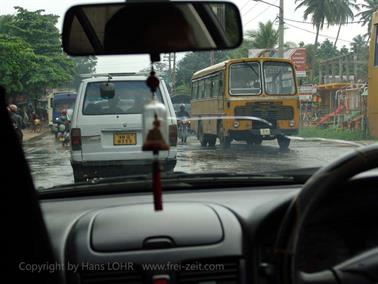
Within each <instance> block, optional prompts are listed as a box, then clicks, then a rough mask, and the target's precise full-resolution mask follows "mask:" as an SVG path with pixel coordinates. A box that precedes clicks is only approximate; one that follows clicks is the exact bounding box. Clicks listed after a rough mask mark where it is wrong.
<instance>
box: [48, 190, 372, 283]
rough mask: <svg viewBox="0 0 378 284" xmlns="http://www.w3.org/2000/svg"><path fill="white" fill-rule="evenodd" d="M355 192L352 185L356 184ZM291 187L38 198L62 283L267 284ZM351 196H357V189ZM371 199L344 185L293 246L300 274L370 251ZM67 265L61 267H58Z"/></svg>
mask: <svg viewBox="0 0 378 284" xmlns="http://www.w3.org/2000/svg"><path fill="white" fill-rule="evenodd" d="M356 186H357V187H356ZM300 188H301V187H300V186H287V185H286V186H272V187H258V188H257V187H254V188H247V187H241V188H229V189H219V190H215V189H212V190H202V191H200V190H196V191H176V192H175V191H170V192H166V193H165V194H164V210H163V211H162V212H155V211H154V210H153V205H152V195H151V194H149V193H129V194H113V195H102V196H89V197H88V196H87V197H74V198H73V197H71V198H64V199H63V198H62V199H42V200H41V207H42V210H43V213H44V217H45V221H46V224H47V228H48V231H49V234H50V236H51V240H52V244H53V248H54V251H55V254H56V256H57V257H58V259H59V262H60V263H64V264H66V265H67V264H69V265H71V269H66V270H64V271H63V270H62V271H61V272H60V276H61V280H62V283H153V284H168V283H188V284H189V283H206V284H207V283H210V284H212V283H214V284H215V283H220V284H232V283H235V284H236V283H247V282H248V283H269V279H268V278H266V277H265V275H264V273H262V272H261V270H260V267H261V264H262V263H272V261H273V250H274V244H275V241H276V236H277V231H278V229H279V226H280V224H281V221H282V218H283V216H284V214H285V212H286V210H287V208H288V206H289V204H290V202H291V200H292V199H293V197H294V196H295V195H296V194H297V193H298V191H299V190H300ZM357 190H358V192H357ZM377 204H378V193H377V192H376V191H375V189H374V188H372V187H371V186H370V187H366V188H363V189H362V188H359V185H356V184H354V183H351V184H350V186H349V187H348V189H346V191H345V194H342V195H340V196H334V197H332V198H330V199H329V200H327V201H325V202H324V204H323V205H322V208H319V209H320V210H319V214H317V216H316V218H315V219H314V220H313V222H311V223H310V224H309V226H308V228H306V233H305V234H304V235H305V236H306V238H304V239H303V240H300V247H299V249H298V253H299V259H300V260H301V261H300V262H301V264H300V265H301V267H300V268H301V269H302V270H303V271H306V272H313V271H318V270H320V269H323V268H329V267H330V266H333V265H335V264H337V263H339V262H340V261H343V260H345V259H347V258H349V257H350V256H353V255H355V254H357V253H358V252H361V251H363V250H365V249H367V248H370V247H374V246H377V245H378V224H377V223H376V220H377V217H378V212H377V211H378V210H376V205H377ZM66 267H68V266H66Z"/></svg>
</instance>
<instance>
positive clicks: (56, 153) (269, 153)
mask: <svg viewBox="0 0 378 284" xmlns="http://www.w3.org/2000/svg"><path fill="white" fill-rule="evenodd" d="M355 148H356V145H355V144H354V143H346V144H344V143H336V142H325V141H307V140H306V141H302V140H292V142H291V145H290V151H288V152H281V151H280V150H279V148H278V145H277V142H276V141H264V142H263V145H261V146H256V147H252V148H249V147H248V146H247V145H246V144H244V143H242V142H240V143H238V142H234V143H233V144H232V146H231V149H226V150H225V149H222V148H221V147H220V146H216V147H215V148H202V147H201V146H200V144H199V143H198V141H197V139H196V138H195V137H190V138H189V139H188V143H187V144H185V145H183V144H180V143H179V145H178V154H177V166H176V168H175V171H180V172H188V173H203V172H238V173H264V172H271V171H279V170H288V169H299V168H307V167H320V166H324V165H326V164H327V163H329V162H331V161H333V160H335V159H337V158H339V157H340V156H342V155H344V154H346V153H348V152H350V151H353V149H355ZM24 151H25V153H26V156H27V160H28V161H29V164H30V167H31V170H32V175H33V178H34V182H35V184H36V186H37V188H41V189H42V188H48V187H52V186H54V185H60V184H68V183H73V176H72V168H71V164H70V160H69V159H70V153H69V148H64V147H63V146H62V144H61V143H58V142H57V141H55V138H54V136H53V135H52V134H50V133H48V134H47V135H44V136H42V137H40V138H38V139H34V140H32V141H28V142H26V143H25V144H24Z"/></svg>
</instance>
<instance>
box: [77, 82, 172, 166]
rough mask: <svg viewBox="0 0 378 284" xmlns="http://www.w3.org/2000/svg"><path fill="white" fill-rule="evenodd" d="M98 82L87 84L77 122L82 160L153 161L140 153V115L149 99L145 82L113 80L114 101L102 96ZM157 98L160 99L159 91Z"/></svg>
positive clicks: (165, 154) (141, 139) (143, 153)
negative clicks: (79, 131)
mask: <svg viewBox="0 0 378 284" xmlns="http://www.w3.org/2000/svg"><path fill="white" fill-rule="evenodd" d="M101 83H102V82H94V83H88V84H87V88H86V92H85V96H84V99H83V104H82V110H81V111H80V115H79V119H78V120H77V126H76V127H78V128H80V129H81V143H82V158H83V161H125V160H127V161H131V160H144V159H152V153H149V152H143V151H142V143H143V137H142V112H143V108H144V105H145V104H146V103H148V102H149V101H150V99H151V92H150V90H149V89H148V87H147V86H146V84H145V82H144V81H115V82H113V81H112V83H113V84H114V88H115V95H114V97H113V98H102V97H101V95H100V91H99V88H100V85H101ZM157 97H158V99H160V100H161V95H160V91H159V92H157ZM160 157H161V158H165V157H168V152H162V153H161V155H160Z"/></svg>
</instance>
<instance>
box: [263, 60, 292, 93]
mask: <svg viewBox="0 0 378 284" xmlns="http://www.w3.org/2000/svg"><path fill="white" fill-rule="evenodd" d="M264 76H265V92H266V93H267V94H270V95H295V91H296V89H295V80H294V72H293V67H292V66H291V65H290V64H289V63H287V62H269V61H268V62H265V63H264Z"/></svg>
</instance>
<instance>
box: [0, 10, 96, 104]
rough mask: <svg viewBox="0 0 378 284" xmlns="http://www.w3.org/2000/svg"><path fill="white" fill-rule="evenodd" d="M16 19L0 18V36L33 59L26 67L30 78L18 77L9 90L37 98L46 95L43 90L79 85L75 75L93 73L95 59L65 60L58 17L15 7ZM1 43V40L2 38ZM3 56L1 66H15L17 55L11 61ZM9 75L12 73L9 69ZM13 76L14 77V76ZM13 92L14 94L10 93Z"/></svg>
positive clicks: (12, 16)
mask: <svg viewBox="0 0 378 284" xmlns="http://www.w3.org/2000/svg"><path fill="white" fill-rule="evenodd" d="M15 9H16V14H15V15H3V16H1V17H0V34H2V35H4V36H5V39H8V41H14V42H15V43H17V44H18V45H19V46H27V47H28V50H30V54H32V55H33V57H32V61H31V62H30V63H31V64H27V63H25V64H24V65H23V68H24V69H25V72H29V71H28V70H30V69H32V70H33V72H32V76H30V78H29V77H25V76H23V77H19V78H20V79H19V82H18V84H20V85H21V86H22V87H20V86H18V87H17V86H9V85H8V86H7V87H8V89H11V90H18V91H20V90H21V91H22V93H23V94H26V95H28V96H30V97H38V96H40V95H42V94H44V93H45V90H46V88H56V87H61V86H67V85H68V84H71V85H72V84H74V85H77V84H78V81H79V79H78V74H80V73H92V72H93V71H94V70H95V69H94V68H95V65H96V62H97V61H96V59H95V58H85V59H75V60H73V59H72V58H70V57H68V56H67V55H66V54H64V53H63V50H62V48H61V41H60V34H59V30H58V29H57V27H56V24H57V21H58V16H56V15H52V14H45V13H44V11H43V10H37V11H28V10H26V9H24V8H22V7H15ZM3 39H4V37H3ZM5 56H6V55H4V53H3V54H2V56H1V57H0V62H5V61H6V60H9V62H18V61H17V60H18V58H13V56H14V57H17V54H16V53H9V55H8V56H11V58H5ZM6 68H8V72H13V71H11V70H14V69H13V68H11V66H8V67H6ZM13 76H16V74H13ZM12 92H13V91H12Z"/></svg>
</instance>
